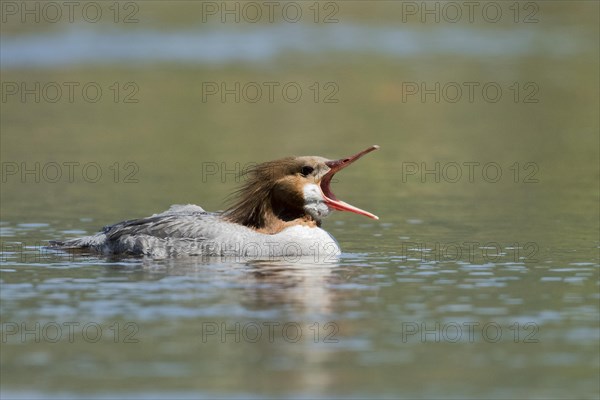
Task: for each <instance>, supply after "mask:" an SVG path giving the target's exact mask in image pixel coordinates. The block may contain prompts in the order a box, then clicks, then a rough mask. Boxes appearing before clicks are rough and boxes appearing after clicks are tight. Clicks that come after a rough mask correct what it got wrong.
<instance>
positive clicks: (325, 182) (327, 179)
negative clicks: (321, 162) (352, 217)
mask: <svg viewBox="0 0 600 400" xmlns="http://www.w3.org/2000/svg"><path fill="white" fill-rule="evenodd" d="M378 148H379V146H377V145H374V146H371V147H368V148H366V149H365V150H363V151H361V152H359V153H356V154H355V155H353V156H352V157H348V158H341V159H339V160H333V161H326V162H325V164H326V165H327V166H328V167H329V168H330V170H329V171H328V172H327V173H326V174H325V176H324V177H323V178H322V179H321V190H322V191H323V195H324V197H325V204H327V205H328V206H329V207H331V208H333V209H334V210H339V211H350V212H353V213H355V214H360V215H364V216H366V217H369V218H373V219H379V217H378V216H376V215H374V214H371V213H370V212H368V211H365V210H361V209H360V208H358V207H354V206H353V205H351V204H348V203H346V202H344V201H341V200H338V199H337V197H335V195H334V194H333V192H332V191H331V188H330V184H331V179H332V178H333V176H334V175H335V174H336V173H337V172H339V171H341V170H342V169H344V168H346V167H347V166H348V165H350V164H352V163H353V162H354V161H356V160H358V159H359V158H361V157H362V156H364V155H365V154H367V153H370V152H372V151H373V150H377V149H378Z"/></svg>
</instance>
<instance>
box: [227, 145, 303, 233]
mask: <svg viewBox="0 0 600 400" xmlns="http://www.w3.org/2000/svg"><path fill="white" fill-rule="evenodd" d="M298 168H300V164H299V163H298V162H297V161H296V160H295V158H294V157H285V158H282V159H279V160H275V161H267V162H264V163H261V164H258V165H256V166H254V167H252V168H250V169H248V170H246V171H245V172H244V173H243V174H242V176H245V177H246V179H247V181H246V183H245V184H244V185H243V186H242V187H240V188H239V189H238V190H236V191H235V192H233V193H232V195H231V196H230V197H228V201H233V204H232V205H231V206H230V207H229V208H227V209H226V210H225V213H224V217H225V218H226V219H227V220H228V221H230V222H233V223H238V224H242V225H245V226H247V227H250V228H255V229H261V228H264V227H265V226H266V225H267V223H268V221H269V219H270V218H273V217H277V216H274V215H273V211H272V210H273V205H272V201H273V198H272V193H273V188H274V187H275V185H276V184H277V181H278V180H279V179H282V178H284V177H285V176H287V175H290V174H293V173H294V172H296V170H297V169H298Z"/></svg>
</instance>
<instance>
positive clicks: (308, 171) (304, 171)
mask: <svg viewBox="0 0 600 400" xmlns="http://www.w3.org/2000/svg"><path fill="white" fill-rule="evenodd" d="M314 170H315V169H314V168H313V167H309V166H308V165H305V166H304V167H302V169H301V170H300V173H301V174H302V175H304V176H307V175H310V174H312V172H313V171H314Z"/></svg>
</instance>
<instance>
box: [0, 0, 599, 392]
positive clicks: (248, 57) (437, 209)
mask: <svg viewBox="0 0 600 400" xmlns="http://www.w3.org/2000/svg"><path fill="white" fill-rule="evenodd" d="M0 4H1V12H2V14H1V18H2V20H1V25H0V33H1V36H0V46H1V47H0V72H1V75H2V76H1V81H2V88H1V89H2V91H1V96H2V99H1V103H0V106H1V110H0V128H1V136H0V144H1V148H0V156H1V160H2V190H1V193H0V202H1V206H0V207H1V208H0V211H1V216H0V220H1V224H2V225H1V226H0V228H1V233H2V248H3V252H2V255H3V257H2V258H3V267H2V274H1V275H0V276H1V279H2V286H1V288H2V290H1V292H2V293H1V300H2V316H1V319H2V323H3V332H4V333H6V332H12V330H14V329H13V328H14V327H15V326H17V327H18V328H15V329H17V330H18V332H13V333H11V334H10V335H9V336H6V337H5V336H3V340H2V352H1V355H0V360H1V362H2V363H1V367H2V368H1V378H2V390H3V391H4V395H5V396H9V397H28V396H33V397H52V396H57V397H60V396H73V397H78V396H81V395H89V396H94V395H99V394H102V395H114V396H124V395H126V396H140V397H144V398H146V397H147V396H149V395H150V394H155V393H163V394H171V395H173V396H175V395H176V396H190V397H195V398H196V397H213V396H225V397H232V396H239V397H264V396H300V397H305V396H309V397H310V396H336V395H338V396H339V395H353V396H356V397H373V396H375V397H394V398H396V397H428V398H431V397H478V398H479V397H489V398H517V397H530V398H535V397H548V396H552V397H556V398H594V397H597V396H598V391H599V388H598V381H597V376H598V368H599V362H600V361H599V348H598V338H599V327H598V302H599V295H598V286H597V285H598V246H599V238H598V234H599V225H598V224H599V223H598V221H599V209H598V200H599V186H598V182H599V181H598V179H599V158H598V157H599V135H598V131H599V117H598V110H599V98H598V96H599V74H598V71H599V48H600V46H599V6H598V3H597V2H590V1H534V2H435V1H431V2H405V1H398V2H392V1H389V2H388V1H377V2H371V1H348V2H345V1H314V2H313V1H301V2H300V1H298V2H279V1H275V2H261V1H258V2H243V1H241V2H234V1H226V2H221V1H218V2H210V1H117V2H104V1H97V2H93V1H81V2H72V3H70V4H69V5H67V4H65V2H40V1H24V2H23V1H4V0H2V1H1V2H0ZM372 144H378V145H380V146H381V149H380V150H379V151H378V152H376V153H373V154H370V155H369V156H368V157H366V158H365V159H363V160H361V161H360V162H359V163H357V164H355V165H354V166H353V167H352V168H349V169H348V170H345V171H344V172H343V173H341V174H339V175H338V176H336V180H337V182H335V183H334V184H333V190H334V191H335V193H336V194H337V195H338V197H340V198H342V199H344V200H345V201H347V202H349V203H351V204H354V205H357V206H359V207H361V208H364V209H367V210H368V211H371V212H373V213H375V214H377V215H379V217H380V221H378V222H372V221H370V220H367V219H364V218H362V219H361V218H360V217H358V216H356V215H349V214H342V213H336V215H334V216H332V217H331V218H329V220H328V221H326V222H325V224H324V227H325V229H327V230H328V231H329V232H331V233H332V234H333V235H334V236H335V237H336V238H337V240H338V241H339V242H340V244H341V247H342V249H343V251H344V257H343V258H342V260H341V261H340V263H339V264H338V265H337V267H336V268H328V269H326V270H321V269H320V268H306V269H303V268H295V269H294V268H292V269H290V268H289V266H288V265H279V264H278V265H275V266H273V265H270V266H264V267H263V268H262V269H261V268H258V267H257V266H256V265H253V264H251V265H225V264H214V263H208V264H206V263H201V262H198V261H194V262H192V261H189V260H188V261H185V262H167V261H164V262H158V261H156V262H150V261H147V262H146V263H141V262H140V261H137V260H129V261H126V262H121V261H113V260H103V259H85V260H72V259H67V258H61V257H59V256H57V255H49V254H45V253H44V254H41V250H40V245H41V244H44V243H46V241H47V240H52V239H61V238H65V237H74V236H78V235H83V234H89V233H92V232H95V231H97V230H98V229H99V228H100V227H102V226H103V225H107V224H110V223H113V222H116V221H119V220H123V219H128V218H135V217H142V216H147V215H150V214H153V213H156V212H159V211H162V210H164V209H166V208H168V207H169V206H170V205H171V204H185V203H193V204H198V205H201V206H202V207H204V208H205V209H207V210H219V209H222V208H223V207H224V202H223V201H224V199H225V198H226V196H227V195H228V194H229V193H230V192H231V191H232V190H233V189H235V187H236V186H237V185H239V184H240V182H242V180H240V178H238V177H236V174H238V173H240V172H243V170H244V168H246V167H247V166H249V165H252V164H254V163H257V162H261V161H266V160H272V159H276V158H280V157H283V156H288V155H319V156H324V157H327V158H332V159H334V158H341V157H344V156H348V155H351V154H353V153H355V152H357V151H359V150H361V149H363V148H365V147H367V146H369V145H372ZM241 179H243V178H241ZM465 242H476V243H477V245H475V246H474V247H473V248H472V249H471V250H469V251H470V252H469V253H468V255H469V257H467V255H466V254H467V252H466V251H465V249H467V247H464V246H463V247H462V249H463V253H462V255H457V256H456V257H454V258H453V257H451V256H447V254H446V253H445V251H446V250H444V255H443V256H440V255H439V254H441V253H439V252H438V251H437V250H436V249H439V248H442V249H447V248H448V246H449V245H453V244H456V243H458V244H459V247H460V244H463V243H465ZM486 243H494V244H497V246H496V248H495V250H494V251H495V253H494V254H496V255H497V256H496V257H495V258H494V259H493V260H492V262H490V260H489V259H488V258H486V257H485V256H484V255H485V254H487V253H485V252H486V251H487V250H486V245H485V244H486ZM407 249H411V250H407ZM415 249H416V250H415ZM473 249H475V250H473ZM498 249H499V250H498ZM515 249H520V253H519V252H517V250H515ZM407 251H408V253H410V254H407ZM473 251H474V254H472V252H473ZM432 252H433V254H434V255H433V256H432V255H431V254H432ZM436 253H437V254H438V256H436V255H435V254H436ZM471 255H473V257H471ZM148 263H149V264H148ZM296 267H298V266H296ZM313 267H314V266H313ZM315 271H320V272H315ZM23 321H26V322H27V323H29V324H30V325H29V326H32V325H31V324H34V325H35V323H37V322H40V321H41V323H42V327H43V326H44V325H43V324H44V323H46V324H47V323H49V322H52V321H54V322H56V321H58V322H59V323H62V322H63V321H81V322H82V325H83V324H84V323H85V322H86V321H87V322H89V321H94V322H97V323H99V324H102V325H103V326H110V325H111V324H112V323H114V322H115V321H120V323H121V324H122V325H121V326H123V325H124V324H125V323H127V322H132V321H133V322H134V323H135V324H136V325H135V326H136V327H137V328H138V329H139V334H138V336H137V337H138V338H139V339H140V342H139V343H136V344H129V343H122V341H120V342H119V343H118V344H114V343H113V341H111V340H110V338H106V337H103V340H101V341H100V342H98V343H90V342H89V341H85V340H84V341H82V340H79V341H77V340H75V342H74V343H70V342H69V341H68V340H66V339H64V338H61V339H62V340H61V341H59V342H58V343H49V341H48V340H41V343H37V342H35V340H34V337H32V336H30V337H25V338H24V339H23V338H22V335H21V333H22V332H21V325H20V324H21V322H23ZM207 321H208V322H215V323H216V322H218V323H221V322H222V321H225V322H226V323H228V324H229V326H234V324H235V323H236V322H241V323H242V325H243V323H244V322H248V321H250V322H252V321H280V322H282V323H284V322H285V321H297V322H298V323H301V325H302V326H303V327H304V329H305V330H304V331H305V332H311V334H312V331H310V330H307V327H309V326H311V324H312V323H314V322H319V323H320V324H321V327H322V326H323V324H324V323H326V322H329V321H334V322H335V324H336V325H335V326H336V327H337V328H338V329H339V333H337V338H339V343H337V344H330V343H329V344H328V343H323V341H322V340H318V341H317V342H318V343H315V341H313V340H312V339H310V338H309V339H310V340H309V339H306V337H305V340H303V341H302V344H292V343H289V342H287V341H284V342H283V343H277V342H276V343H275V344H272V343H269V342H264V340H262V341H260V342H259V343H258V344H257V343H250V342H248V341H246V342H244V340H242V343H231V342H230V341H228V340H225V341H218V340H214V341H212V342H209V343H208V344H206V343H203V342H202V341H201V340H200V337H201V333H202V332H203V331H202V327H203V325H202V323H204V322H207ZM464 321H478V322H479V323H480V324H481V325H484V324H485V323H489V322H494V323H497V324H499V325H500V326H502V327H503V332H504V336H503V337H502V341H500V342H498V343H491V342H489V341H486V340H483V341H482V340H481V337H480V338H479V339H480V340H479V341H478V342H476V343H468V342H467V343H462V341H464V338H463V340H461V341H460V342H461V343H453V342H452V341H449V340H441V342H440V343H437V342H434V343H431V342H430V340H427V339H428V338H427V337H425V340H423V338H422V337H421V336H420V333H417V334H415V335H414V337H412V339H415V340H414V342H410V341H409V342H408V343H407V342H405V341H404V340H402V339H403V338H404V336H403V334H405V333H406V330H405V329H404V328H406V327H407V325H403V324H404V323H407V322H411V323H412V322H416V323H417V325H416V326H418V327H420V326H421V325H420V324H421V323H422V322H427V323H429V325H428V326H429V327H432V326H436V325H435V323H436V322H440V323H442V324H443V323H444V322H445V323H450V322H452V323H455V322H456V323H459V324H462V323H463V322H464ZM14 323H17V325H12V324H14ZM515 323H519V324H521V326H522V324H526V323H532V324H534V325H531V326H529V327H537V329H538V331H539V332H538V331H536V332H538V333H537V334H535V335H534V336H532V337H535V338H536V339H538V342H535V343H530V342H523V340H521V339H522V337H520V338H519V340H513V339H514V337H513V334H514V333H515V330H516V331H519V330H520V329H521V328H515V327H514V324H515ZM511 326H512V327H513V328H510V327H511ZM410 327H411V328H413V327H414V326H413V325H410ZM11 329H12V330H11ZM511 329H512V330H511ZM434 330H435V328H434ZM105 332H107V330H106V329H105ZM520 332H521V334H523V335H527V334H529V333H531V332H533V331H532V330H529V331H527V332H526V331H524V330H520ZM4 333H3V335H4ZM438 333H439V330H438ZM41 335H42V336H43V332H42V333H41ZM34 336H35V335H34ZM305 336H307V334H305ZM509 336H510V337H509ZM419 338H421V340H418V339H419ZM5 339H6V340H5ZM42 339H43V337H42ZM46 339H47V338H46ZM104 339H106V340H104ZM321 339H322V338H321ZM442 339H443V338H442ZM446 339H447V338H446ZM279 342H281V341H279ZM34 375H35V377H36V378H35V381H34V380H33V376H34ZM5 396H3V398H6V397H5Z"/></svg>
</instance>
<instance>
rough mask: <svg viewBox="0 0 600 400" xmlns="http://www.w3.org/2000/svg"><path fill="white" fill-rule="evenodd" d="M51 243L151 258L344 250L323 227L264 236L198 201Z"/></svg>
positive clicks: (323, 256) (317, 254)
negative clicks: (199, 204)
mask: <svg viewBox="0 0 600 400" xmlns="http://www.w3.org/2000/svg"><path fill="white" fill-rule="evenodd" d="M51 245H52V247H54V248H60V249H64V250H84V251H85V250H88V251H92V252H99V253H103V254H125V255H143V256H149V257H153V258H164V257H177V256H184V255H187V256H210V257H213V256H218V257H233V258H238V259H241V258H243V259H256V260H258V259H270V258H273V257H288V258H296V257H303V258H306V257H312V258H314V260H315V261H318V262H323V261H325V262H326V261H329V259H331V261H333V260H334V259H335V258H337V256H338V255H339V254H340V248H339V245H338V244H337V242H336V241H335V239H334V238H333V237H332V236H331V235H329V234H328V233H327V232H326V231H324V230H323V229H321V228H317V227H308V226H301V225H297V226H292V227H289V228H286V229H284V230H283V231H281V232H279V233H276V234H264V233H260V232H257V231H255V230H254V229H251V228H248V227H246V226H244V225H240V224H235V223H231V222H229V221H227V220H225V219H224V218H223V217H222V214H220V213H209V212H206V211H204V210H203V209H202V208H201V207H199V206H195V205H174V206H171V208H169V209H168V210H167V211H165V212H162V213H160V214H154V215H152V216H151V217H147V218H141V219H135V220H128V221H123V222H119V223H117V224H114V225H110V226H107V227H104V228H103V229H102V230H101V231H100V232H98V233H96V234H95V235H92V236H86V237H82V238H77V239H70V240H66V241H64V242H51Z"/></svg>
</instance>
